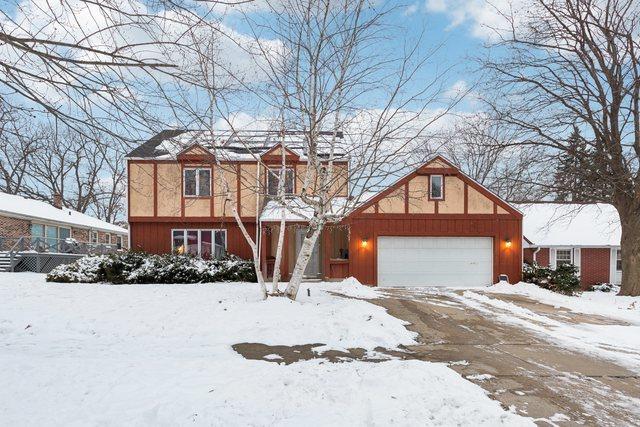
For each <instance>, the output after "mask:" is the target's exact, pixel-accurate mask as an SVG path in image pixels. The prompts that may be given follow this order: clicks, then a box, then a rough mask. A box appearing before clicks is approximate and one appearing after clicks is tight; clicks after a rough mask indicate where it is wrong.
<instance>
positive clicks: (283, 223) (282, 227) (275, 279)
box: [271, 208, 287, 295]
mask: <svg viewBox="0 0 640 427" xmlns="http://www.w3.org/2000/svg"><path fill="white" fill-rule="evenodd" d="M285 216H286V212H285V209H284V208H283V209H282V217H281V218H280V228H279V229H278V246H277V248H276V259H275V262H274V263H273V283H272V285H271V293H272V294H274V295H277V294H278V292H279V290H278V282H279V281H280V275H281V271H280V261H281V260H282V251H283V249H284V248H283V246H284V233H285V231H286V225H287V224H286V221H285Z"/></svg>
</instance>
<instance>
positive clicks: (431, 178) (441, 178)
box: [429, 175, 444, 200]
mask: <svg viewBox="0 0 640 427" xmlns="http://www.w3.org/2000/svg"><path fill="white" fill-rule="evenodd" d="M436 177H437V178H440V196H438V197H434V196H433V185H432V180H433V178H436ZM429 199H430V200H444V175H429Z"/></svg>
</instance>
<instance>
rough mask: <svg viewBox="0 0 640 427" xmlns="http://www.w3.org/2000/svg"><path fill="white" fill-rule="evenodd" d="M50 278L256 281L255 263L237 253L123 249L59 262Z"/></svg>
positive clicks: (92, 281)
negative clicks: (208, 255)
mask: <svg viewBox="0 0 640 427" xmlns="http://www.w3.org/2000/svg"><path fill="white" fill-rule="evenodd" d="M47 281H49V282H80V283H97V282H109V283H114V284H133V283H207V282H230V281H239V282H256V281H257V278H256V274H255V269H254V264H253V262H251V261H246V260H243V259H240V258H238V257H236V256H234V255H231V256H228V257H226V258H223V259H215V260H203V259H200V258H196V257H193V256H190V255H176V254H168V255H150V254H146V253H142V252H123V253H118V254H111V255H101V256H88V257H84V258H81V259H79V260H78V261H76V262H74V263H72V264H66V265H60V266H58V267H56V268H55V269H53V270H52V271H51V273H49V274H48V275H47Z"/></svg>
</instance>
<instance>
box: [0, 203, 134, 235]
mask: <svg viewBox="0 0 640 427" xmlns="http://www.w3.org/2000/svg"><path fill="white" fill-rule="evenodd" d="M0 215H6V216H11V217H18V218H25V219H30V220H36V221H37V220H41V221H47V222H54V223H62V224H68V225H71V226H76V227H79V228H91V229H95V230H100V231H106V232H109V233H122V234H126V233H127V229H125V228H122V227H119V226H117V225H114V224H111V223H109V222H106V221H102V220H99V219H97V218H94V217H92V216H89V215H86V214H83V213H80V212H77V211H74V210H71V209H67V208H62V209H58V208H56V207H54V206H52V205H50V204H49V203H46V202H41V201H39V200H33V199H27V198H24V197H21V196H16V195H13V194H7V193H0Z"/></svg>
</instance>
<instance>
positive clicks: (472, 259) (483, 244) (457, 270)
mask: <svg viewBox="0 0 640 427" xmlns="http://www.w3.org/2000/svg"><path fill="white" fill-rule="evenodd" d="M492 264H493V242H492V239H491V238H490V237H399V236H384V237H378V286H484V285H489V284H491V283H492V277H493V266H492Z"/></svg>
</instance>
